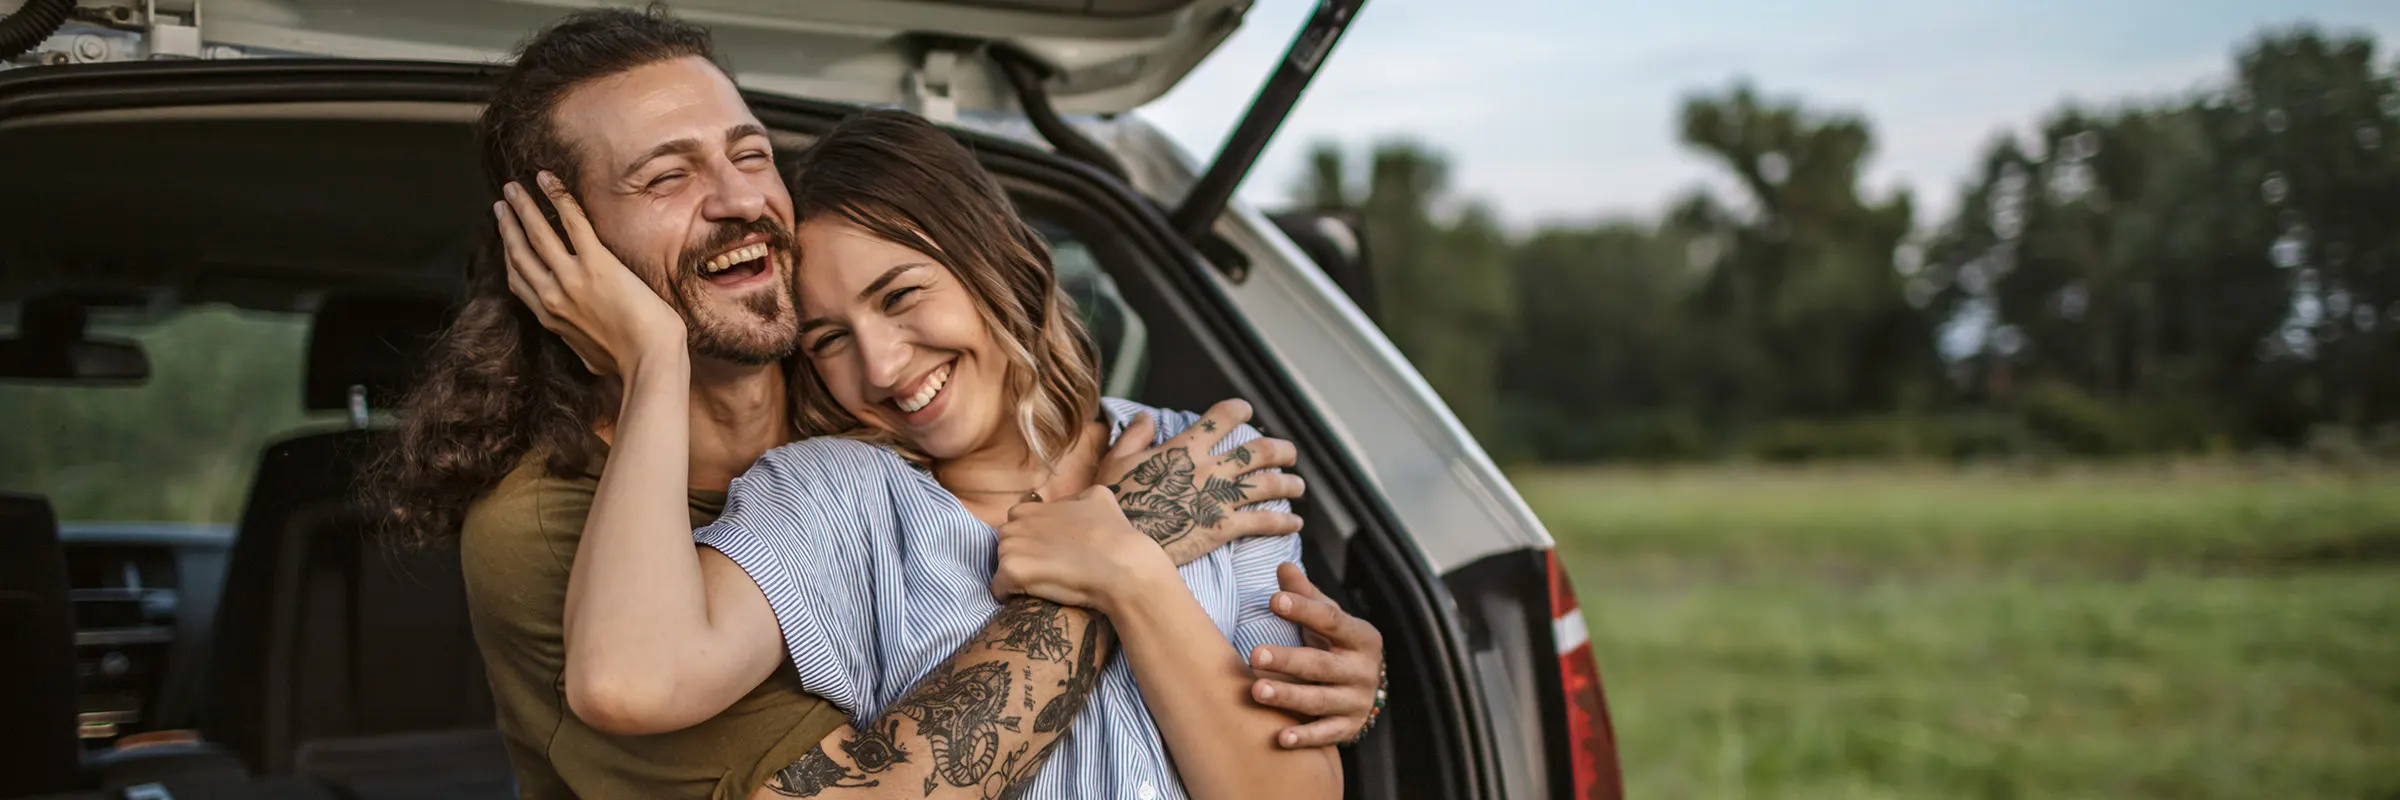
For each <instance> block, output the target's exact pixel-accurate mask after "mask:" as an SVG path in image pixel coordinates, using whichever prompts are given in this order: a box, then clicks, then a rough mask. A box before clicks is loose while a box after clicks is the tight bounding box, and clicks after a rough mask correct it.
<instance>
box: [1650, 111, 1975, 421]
mask: <svg viewBox="0 0 2400 800" xmlns="http://www.w3.org/2000/svg"><path fill="white" fill-rule="evenodd" d="M1683 141H1684V142H1685V143H1686V144H1688V145H1690V146H1692V147H1693V148H1695V149H1697V150H1699V151H1700V152H1701V153H1703V154H1705V155H1707V156H1709V157H1711V158H1712V159H1714V160H1716V161H1717V162H1718V163H1719V164H1721V165H1722V166H1724V167H1725V168H1726V169H1727V170H1729V171H1730V172H1731V173H1732V176H1733V178H1734V179H1735V181H1736V183H1737V184H1738V185H1739V186H1741V188H1742V190H1743V197H1741V198H1740V200H1739V201H1738V202H1736V203H1725V202H1721V201H1718V200H1716V199H1714V198H1713V197H1711V196H1710V195H1708V194H1706V193H1700V194H1696V195H1694V196H1692V197H1691V198H1689V199H1687V200H1686V201H1684V202H1683V203H1682V204H1681V205H1679V206H1678V207H1677V208H1676V210H1675V211H1674V212H1672V213H1671V214H1670V217H1669V225H1670V227H1672V228H1674V229H1675V230H1676V231H1677V232H1678V234H1679V235H1683V236H1689V237H1692V238H1694V239H1696V240H1698V241H1700V242H1702V243H1703V244H1702V247H1703V249H1704V251H1705V254H1706V255H1707V256H1708V258H1707V259H1706V261H1705V263H1706V266H1707V269H1708V274H1707V276H1706V278H1705V279H1703V280H1702V282H1701V285H1700V287H1699V291H1698V294H1697V296H1696V297H1695V306H1694V309H1693V310H1694V312H1695V313H1696V315H1697V316H1698V319H1699V320H1700V321H1701V322H1702V323H1703V324H1705V325H1706V326H1707V327H1708V329H1709V331H1710V337H1711V338H1712V339H1713V340H1715V341H1714V343H1713V345H1712V347H1711V349H1712V350H1713V351H1715V356H1714V357H1713V358H1711V359H1710V360H1711V361H1712V362H1713V363H1715V364H1716V365H1717V368H1718V369H1722V370H1728V371H1729V372H1728V373H1727V374H1726V375H1724V377H1723V378H1721V379H1720V380H1719V381H1718V382H1719V383H1720V384H1721V387H1722V388H1721V391H1720V394H1718V396H1716V397H1715V398H1713V403H1714V404H1716V405H1718V406H1720V407H1724V408H1727V409H1728V410H1731V411H1733V412H1734V413H1735V414H1736V415H1737V416H1752V415H1757V414H1796V415H1803V416H1818V415H1835V414H1843V413H1859V412H1869V411H1879V410H1889V409H1892V408H1894V407H1896V406H1898V405H1900V404H1901V402H1902V401H1903V400H1904V399H1907V398H1911V397H1916V396H1921V395H1922V394H1923V391H1924V390H1925V389H1927V388H1929V387H1930V386H1931V384H1932V382H1933V381H1932V378H1933V376H1934V375H1935V374H1937V372H1938V370H1937V369H1936V367H1937V360H1936V358H1935V354H1934V349H1933V347H1932V334H1931V330H1932V326H1931V321H1930V318H1929V317H1928V316H1927V315H1926V314H1924V313H1923V312H1922V311H1921V310H1919V309H1918V308H1916V307H1914V306H1912V305H1911V304H1910V303H1909V302H1908V299H1907V296H1906V294H1905V292H1904V290H1903V284H1902V279H1901V275H1900V273H1899V271H1898V270H1897V269H1896V266H1895V262H1894V257H1895V255H1896V254H1897V252H1898V250H1899V248H1900V245H1901V243H1902V242H1903V240H1905V239H1906V238H1907V237H1908V235H1909V232H1910V227H1909V226H1910V220H1911V212H1910V206H1909V199H1908V196H1907V194H1906V193H1905V192H1902V193H1898V194H1895V195H1894V196H1892V197H1891V198H1888V199H1885V200H1881V201H1873V202H1870V201H1868V200H1866V199H1864V198H1862V196H1861V192H1860V189H1859V186H1858V180H1859V175H1860V171H1861V169H1862V167H1863V164H1864V162H1865V159H1866V156H1867V154H1868V153H1869V152H1870V151H1871V150H1872V147H1873V141H1874V140H1873V135H1872V134H1871V133H1870V132H1869V131H1868V128H1867V125H1866V123H1865V122H1864V121H1861V120H1859V119H1856V118H1854V117H1850V116H1846V115H1830V116H1828V115H1820V114H1816V113H1813V112H1810V111H1808V110H1806V109H1803V108H1801V107H1800V106H1798V105H1796V104H1791V103H1770V102H1766V101H1762V100H1761V99H1760V98H1759V97H1758V95H1757V94H1756V93H1755V92H1754V91H1753V90H1752V89H1751V88H1750V87H1749V86H1748V85H1746V84H1736V85H1735V86H1734V87H1733V88H1731V89H1730V90H1728V91H1727V92H1725V93H1724V94H1722V95H1716V96H1701V97H1695V98H1692V99H1691V100H1689V101H1687V102H1686V103H1685V105H1684V109H1683Z"/></svg>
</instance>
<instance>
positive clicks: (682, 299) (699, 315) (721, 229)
mask: <svg viewBox="0 0 2400 800" xmlns="http://www.w3.org/2000/svg"><path fill="white" fill-rule="evenodd" d="M752 234H763V235H765V236H766V239H767V246H768V247H769V248H772V249H773V252H771V253H768V254H767V258H768V259H769V264H770V268H772V269H774V270H776V274H775V277H776V279H777V280H778V281H780V282H781V283H782V286H781V287H779V288H780V289H781V291H774V290H770V291H752V292H750V293H749V294H746V295H743V296H742V297H741V298H740V299H738V300H737V301H735V302H736V304H735V305H732V306H730V307H728V306H727V305H726V304H724V303H719V302H715V301H714V300H713V299H712V298H711V297H710V296H709V292H710V286H709V283H708V279H707V278H706V277H703V276H702V275H701V274H700V267H701V265H703V264H706V263H708V260H709V259H711V258H714V257H716V255H717V254H718V253H722V252H724V251H725V250H726V249H728V248H730V247H732V246H733V243H734V242H737V241H740V240H741V239H743V238H745V237H748V236H750V235H752ZM784 258H788V259H794V260H797V258H796V253H795V251H794V250H793V241H792V232H791V230H790V229H787V228H785V227H783V226H782V225H781V224H779V223H777V222H775V221H774V220H770V219H763V218H762V219H755V220H749V221H745V222H732V223H724V224H721V225H719V226H717V230H716V231H715V232H713V233H711V234H710V235H709V237H708V239H707V240H706V241H704V242H702V243H700V244H698V245H694V246H691V247H687V248H684V251H683V255H682V256H681V257H679V258H678V259H676V265H675V271H674V273H673V274H672V275H671V276H669V278H668V285H669V288H670V290H671V296H672V297H673V299H674V301H675V306H676V311H677V312H680V313H681V314H682V315H683V323H684V327H685V329H687V330H688V331H689V334H688V340H689V342H690V346H691V348H692V352H693V353H694V354H696V355H702V356H707V357H709V358H714V359H717V360H720V361H730V362H733V363H736V364H745V365H749V366H761V365H765V364H772V363H775V362H778V361H782V360H784V359H785V358H789V357H790V356H791V355H792V354H793V353H794V352H797V351H798V350H799V349H800V326H799V321H798V319H797V318H796V317H797V312H796V311H794V310H793V307H792V306H793V304H792V295H793V288H792V280H793V276H792V272H793V269H792V268H793V265H792V264H790V263H782V262H778V261H775V259H784Z"/></svg>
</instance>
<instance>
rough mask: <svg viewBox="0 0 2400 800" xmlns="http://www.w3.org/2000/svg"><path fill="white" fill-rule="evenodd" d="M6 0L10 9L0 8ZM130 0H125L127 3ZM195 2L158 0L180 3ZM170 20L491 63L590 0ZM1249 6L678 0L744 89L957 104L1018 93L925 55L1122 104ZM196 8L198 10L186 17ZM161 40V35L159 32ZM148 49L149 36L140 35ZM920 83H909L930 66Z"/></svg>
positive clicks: (202, 34) (370, 3)
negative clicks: (980, 54) (996, 47)
mask: <svg viewBox="0 0 2400 800" xmlns="http://www.w3.org/2000/svg"><path fill="white" fill-rule="evenodd" d="M7 5H12V6H13V5H14V4H13V3H9V4H7ZM140 5H141V4H136V6H137V7H138V6H140ZM194 5H195V3H194V2H193V0H181V1H180V2H177V1H176V0H167V2H157V3H156V6H157V7H158V8H159V10H160V11H162V12H168V13H170V14H172V13H173V12H175V11H187V10H189V9H192V8H193V7H194ZM197 5H198V13H197V14H193V15H190V17H185V18H180V19H174V20H173V21H175V22H182V23H190V24H189V25H188V26H186V27H191V28H197V31H196V32H195V33H194V34H193V36H196V39H197V41H198V43H199V45H200V48H199V52H198V53H194V54H193V55H196V56H200V57H208V58H222V57H228V56H241V55H251V56H289V55H303V56H336V57H343V58H361V59H408V60H423V61H449V62H460V63H473V64H489V63H498V62H501V61H504V60H506V57H507V55H508V53H509V51H510V50H511V49H512V48H514V47H515V46H516V44H517V43H518V41H519V40H520V39H522V38H523V37H524V36H525V32H527V31H532V30H535V29H538V28H539V27H541V26H542V25H544V24H546V23H549V22H551V21H554V20H556V19H558V18H559V17H560V16H562V15H563V14H565V13H566V12H568V11H570V10H574V9H579V8H591V7H600V6H621V5H624V4H623V3H613V2H603V0H207V1H206V2H204V3H198V4H197ZM1249 8H1250V2H1249V0H807V1H806V2H794V1H793V0H682V1H681V2H677V3H675V4H674V5H673V9H674V12H675V14H676V15H677V16H679V17H681V18H684V19H687V20H691V21H694V22H699V23H702V24H705V25H708V26H709V27H710V29H711V30H712V31H713V32H714V34H715V38H716V43H717V49H718V52H719V54H720V55H721V56H723V57H724V58H725V60H726V61H728V62H730V64H731V65H732V67H733V68H734V71H735V73H736V75H737V77H738V78H739V79H740V80H741V82H742V83H743V84H744V85H746V86H750V87H753V88H758V89H765V90H769V91H774V92H779V93H783V94H791V95H796V96H802V97H814V98H821V99H826V100H836V101H843V102H853V103H863V104H873V105H903V104H912V103H914V102H916V101H917V100H919V99H920V97H919V94H920V93H921V92H923V91H926V90H928V89H930V90H933V91H939V92H942V93H944V94H945V95H946V96H947V98H948V100H949V102H951V103H952V104H954V105H955V107H956V108H960V109H983V110H992V109H1009V108H1014V107H1015V105H1016V98H1015V95H1014V94H1013V93H1012V92H1010V91H1009V90H1008V85H1007V83H1006V82H1005V81H1003V80H1001V78H1000V76H999V75H998V74H997V73H996V72H992V71H989V70H988V69H987V66H988V65H987V63H986V62H985V61H984V60H983V59H980V58H955V59H940V58H935V59H931V60H929V59H928V58H927V57H926V54H927V53H928V52H931V51H936V50H949V51H952V52H954V53H957V52H964V51H967V50H972V49H974V48H975V47H978V46H981V45H984V44H987V43H999V44H1006V45H1008V46H1010V47H1013V48H1015V49H1017V50H1019V51H1021V52H1024V53H1027V54H1030V55H1032V56H1033V57H1034V58H1035V59H1036V60H1038V61H1040V62H1041V63H1042V64H1044V65H1046V66H1048V67H1049V68H1050V69H1051V70H1052V72H1053V74H1052V76H1051V80H1050V91H1051V99H1052V101H1053V102H1054V103H1055V104H1056V105H1057V107H1058V108H1059V110H1060V111H1062V112H1065V113H1079V114H1098V113H1114V112H1120V111H1125V110H1128V109H1132V108H1134V107H1137V106H1140V105H1142V104H1144V103H1148V102H1150V101H1151V100H1154V99H1156V98H1157V97H1158V96H1159V95H1161V94H1165V93H1166V91H1167V89H1169V88H1171V87H1173V86H1174V85H1175V83H1176V82H1177V81H1180V80H1182V79H1183V76H1184V75H1185V74H1187V73H1189V72H1190V71H1191V70H1192V68H1193V67H1195V66H1198V65H1199V63H1200V60H1201V59H1202V58H1205V57H1207V55H1208V54H1209V53H1211V52H1213V51H1215V50H1216V48H1217V46H1218V45H1220V44H1222V43H1223V42H1224V41H1225V39H1226V37H1228V36H1230V35H1232V33H1233V31H1234V30H1235V29H1236V28H1238V27H1240V25H1241V21H1242V16H1243V14H1244V13H1246V12H1247V11H1249ZM192 17H196V18H192ZM161 41H165V39H162V40H161ZM144 46H147V45H144ZM929 64H930V65H935V66H934V68H933V69H932V70H930V71H927V72H926V73H925V75H924V77H925V78H926V79H928V80H931V81H933V83H934V85H932V86H930V87H928V86H926V85H924V84H921V83H918V82H916V81H914V80H912V75H914V74H916V73H918V72H919V71H920V69H921V68H924V67H926V66H927V65H929Z"/></svg>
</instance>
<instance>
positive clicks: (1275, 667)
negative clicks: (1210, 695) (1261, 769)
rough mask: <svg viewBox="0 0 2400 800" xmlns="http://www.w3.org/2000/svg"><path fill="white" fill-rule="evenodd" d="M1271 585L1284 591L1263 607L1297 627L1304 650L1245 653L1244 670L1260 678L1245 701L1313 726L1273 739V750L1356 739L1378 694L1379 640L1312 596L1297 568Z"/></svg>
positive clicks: (1289, 567)
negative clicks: (1287, 713) (1307, 718)
mask: <svg viewBox="0 0 2400 800" xmlns="http://www.w3.org/2000/svg"><path fill="white" fill-rule="evenodd" d="M1275 577H1276V579H1277V580H1278V581H1280V582H1281V583H1282V584H1283V591H1282V592H1281V593H1278V594H1276V595H1275V599H1274V600H1273V601H1272V602H1270V603H1269V604H1268V607H1270V608H1273V609H1274V610H1275V614H1276V616H1280V617H1283V618H1284V619H1288V620H1291V621H1292V622H1294V623H1298V624H1299V625H1300V629H1301V631H1302V636H1303V637H1304V639H1305V641H1307V643H1308V646H1307V647H1282V646H1279V645H1271V644H1269V645H1259V646H1258V647H1256V648H1254V649H1252V650H1251V651H1250V666H1251V668H1252V669H1254V670H1256V671H1257V672H1258V673H1259V678H1258V680H1257V681H1254V682H1253V683H1252V684H1251V686H1250V696H1251V697H1253V698H1256V699H1257V700H1258V702H1260V703H1263V704H1265V705H1270V706H1274V707H1276V708H1280V709H1283V710H1285V711H1290V712H1293V713H1296V714H1301V715H1304V716H1311V717H1316V718H1317V719H1316V720H1315V721H1313V722H1309V723H1306V724H1303V725H1294V726H1292V727H1290V728H1286V729H1284V731H1283V732H1282V733H1278V734H1276V735H1275V743H1276V744H1277V745H1281V746H1283V747H1286V748H1308V747H1324V746H1327V745H1335V744H1342V743H1345V742H1348V741H1350V740H1352V739H1355V738H1357V737H1358V736H1359V735H1360V734H1361V733H1363V732H1364V729H1365V727H1366V724H1367V719H1368V717H1369V715H1370V714H1372V713H1373V712H1374V711H1375V701H1376V694H1377V693H1378V692H1380V691H1381V690H1382V689H1383V633H1382V632H1381V631H1377V630H1375V626H1373V625H1370V624H1367V621H1366V620H1363V619H1359V618H1357V617H1353V616H1350V614H1349V613H1348V612H1345V611H1343V610H1342V607H1341V606H1340V605H1339V604H1337V603H1335V602H1333V598H1330V597H1326V596H1325V593H1324V592H1321V591H1318V590H1317V586H1316V584H1313V583H1309V582H1308V576H1307V575H1305V574H1303V573H1301V571H1300V565H1298V564H1285V565H1283V566H1281V567H1278V568H1277V569H1276V572H1275Z"/></svg>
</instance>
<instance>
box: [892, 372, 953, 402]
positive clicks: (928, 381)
mask: <svg viewBox="0 0 2400 800" xmlns="http://www.w3.org/2000/svg"><path fill="white" fill-rule="evenodd" d="M950 367H951V365H950V364H943V365H941V366H939V367H935V368H934V370H933V374H931V375H927V376H925V381H924V384H923V385H921V386H918V387H917V391H916V393H915V394H911V395H909V396H907V397H894V398H892V399H891V403H892V405H894V406H897V407H899V409H900V411H901V413H904V414H914V413H917V411H918V410H919V409H922V408H924V407H925V404H927V403H931V402H933V398H934V397H935V396H937V395H940V394H941V393H942V386H943V385H944V384H947V383H949V382H950Z"/></svg>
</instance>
